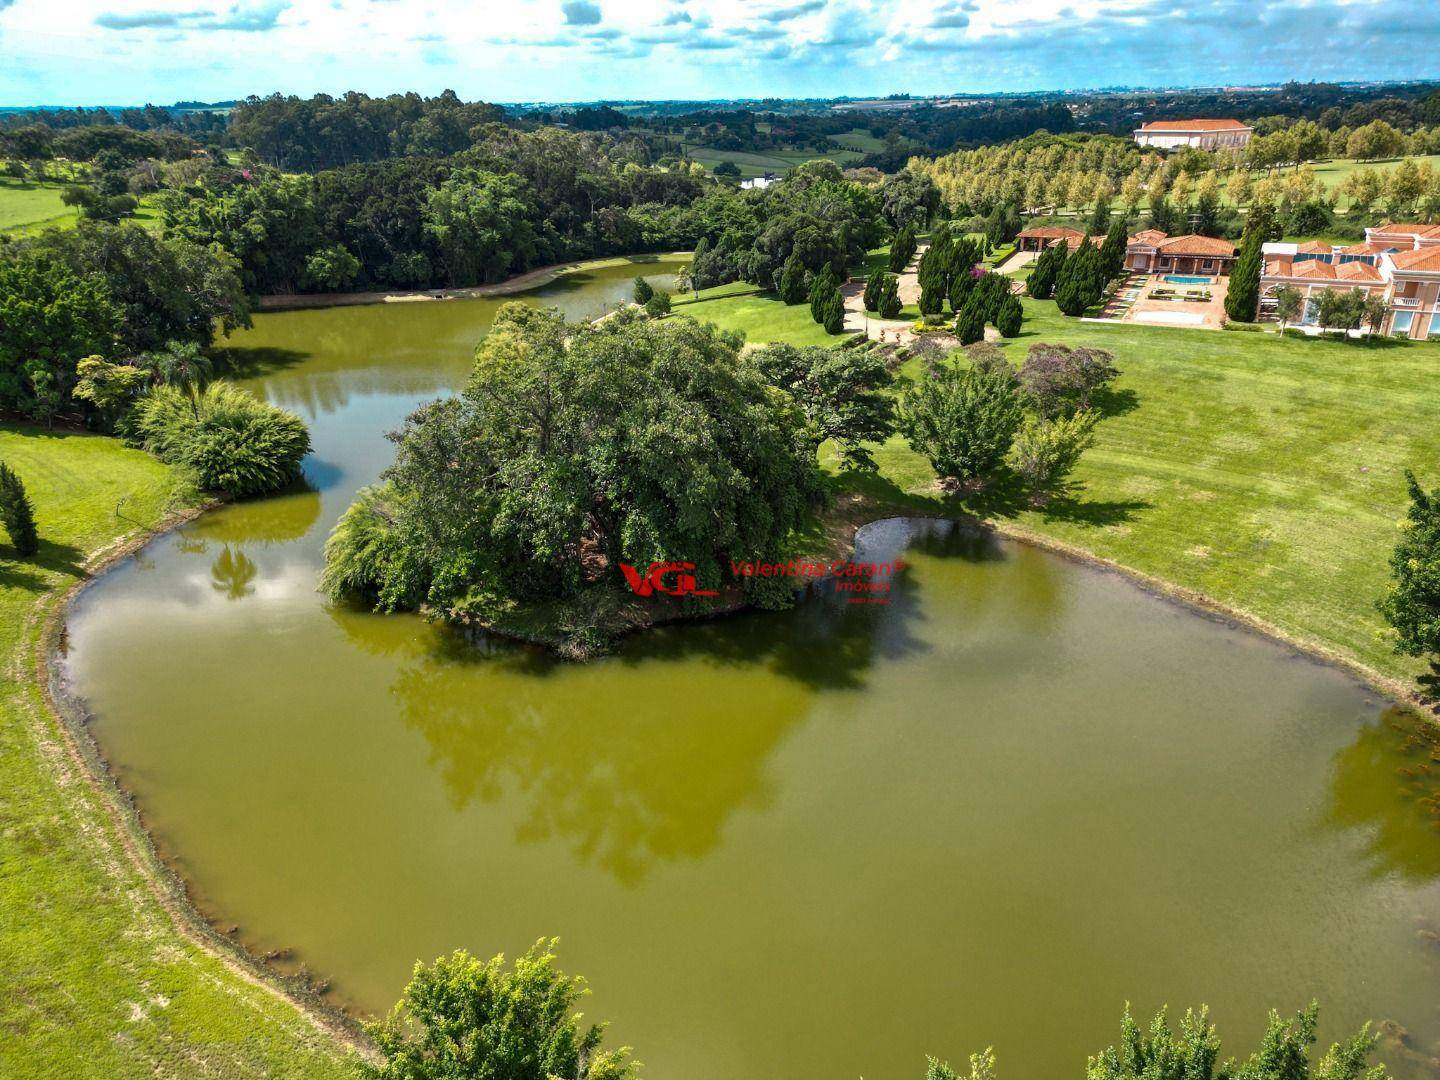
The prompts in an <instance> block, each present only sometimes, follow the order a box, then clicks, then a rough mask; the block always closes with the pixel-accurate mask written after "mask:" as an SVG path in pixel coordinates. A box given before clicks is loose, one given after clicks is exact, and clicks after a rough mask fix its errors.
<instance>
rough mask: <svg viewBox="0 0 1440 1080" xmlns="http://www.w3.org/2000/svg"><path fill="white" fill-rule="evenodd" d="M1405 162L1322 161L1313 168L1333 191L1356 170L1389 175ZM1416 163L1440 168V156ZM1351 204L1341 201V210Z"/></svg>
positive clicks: (1421, 158) (1423, 159) (1343, 159)
mask: <svg viewBox="0 0 1440 1080" xmlns="http://www.w3.org/2000/svg"><path fill="white" fill-rule="evenodd" d="M1402 160H1404V159H1402V158H1390V159H1388V160H1385V161H1352V160H1350V159H1348V158H1336V159H1335V160H1334V161H1322V162H1319V163H1317V164H1315V165H1312V166H1311V168H1312V169H1314V170H1315V175H1316V176H1318V177H1319V178H1320V182H1321V183H1323V184H1324V185H1325V187H1326V189H1327V190H1331V191H1333V190H1334V189H1335V188H1336V187H1338V186H1339V185H1341V184H1343V183H1344V182H1345V178H1346V177H1347V176H1349V175H1350V174H1351V173H1352V172H1354V171H1355V170H1356V169H1375V170H1377V171H1379V172H1382V173H1387V172H1389V171H1390V170H1391V169H1393V168H1395V166H1397V165H1399V164H1400V162H1401V161H1402ZM1410 160H1412V161H1414V162H1416V163H1423V162H1427V161H1428V162H1429V163H1430V164H1431V165H1432V166H1435V167H1437V168H1440V154H1430V155H1428V156H1424V157H1416V158H1411V159H1410ZM1348 204H1349V200H1346V199H1342V200H1341V209H1344V208H1345V207H1346V206H1347V205H1348Z"/></svg>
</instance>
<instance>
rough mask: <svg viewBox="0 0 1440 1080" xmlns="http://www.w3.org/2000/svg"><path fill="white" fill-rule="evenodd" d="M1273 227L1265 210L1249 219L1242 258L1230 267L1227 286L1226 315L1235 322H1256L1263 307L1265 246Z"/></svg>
mask: <svg viewBox="0 0 1440 1080" xmlns="http://www.w3.org/2000/svg"><path fill="white" fill-rule="evenodd" d="M1257 209H1258V208H1257ZM1270 227H1271V222H1270V218H1269V215H1268V214H1267V213H1265V212H1264V211H1261V212H1259V213H1256V212H1255V211H1253V210H1252V212H1251V214H1250V216H1249V217H1247V218H1246V220H1245V232H1244V235H1242V236H1241V238H1240V257H1239V258H1238V259H1236V260H1235V265H1234V267H1233V268H1231V270H1230V282H1229V284H1228V285H1227V286H1226V289H1225V314H1226V315H1227V316H1229V318H1230V319H1231V320H1233V321H1234V322H1254V321H1255V316H1256V314H1257V313H1258V312H1259V310H1260V272H1261V270H1262V269H1263V268H1264V261H1265V253H1264V251H1263V250H1262V248H1263V247H1264V244H1265V241H1266V239H1268V236H1269V232H1270Z"/></svg>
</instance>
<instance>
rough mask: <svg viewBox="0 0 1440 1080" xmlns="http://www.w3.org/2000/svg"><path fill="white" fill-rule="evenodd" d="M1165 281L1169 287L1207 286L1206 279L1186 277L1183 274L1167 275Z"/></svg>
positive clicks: (1207, 280) (1208, 282)
mask: <svg viewBox="0 0 1440 1080" xmlns="http://www.w3.org/2000/svg"><path fill="white" fill-rule="evenodd" d="M1165 280H1166V281H1168V282H1170V284H1171V285H1209V284H1210V279H1209V278H1208V277H1187V276H1185V275H1183V274H1167V275H1165Z"/></svg>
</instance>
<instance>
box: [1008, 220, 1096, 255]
mask: <svg viewBox="0 0 1440 1080" xmlns="http://www.w3.org/2000/svg"><path fill="white" fill-rule="evenodd" d="M1084 239H1085V234H1084V233H1083V232H1081V231H1080V230H1079V229H1067V228H1065V227H1064V226H1063V225H1042V226H1040V227H1039V228H1036V229H1026V230H1025V231H1024V232H1022V233H1020V234H1018V235H1017V236H1016V237H1015V249H1016V250H1017V251H1044V250H1045V249H1046V248H1047V247H1049V246H1050V245H1051V244H1053V243H1054V242H1055V241H1056V240H1064V241H1065V242H1066V243H1068V244H1069V245H1070V247H1071V248H1072V249H1074V248H1077V247H1079V246H1080V242H1081V241H1082V240H1084Z"/></svg>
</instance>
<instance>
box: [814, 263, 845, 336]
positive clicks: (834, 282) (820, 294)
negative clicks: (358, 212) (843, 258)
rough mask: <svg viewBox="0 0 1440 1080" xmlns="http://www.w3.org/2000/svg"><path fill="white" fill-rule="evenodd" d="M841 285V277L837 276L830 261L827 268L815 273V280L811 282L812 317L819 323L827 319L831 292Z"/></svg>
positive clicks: (826, 265)
mask: <svg viewBox="0 0 1440 1080" xmlns="http://www.w3.org/2000/svg"><path fill="white" fill-rule="evenodd" d="M839 287H840V279H839V278H837V277H836V276H835V271H834V269H832V268H831V266H830V264H829V263H826V264H825V269H823V270H821V271H820V273H818V274H816V275H815V280H814V281H813V282H811V284H810V317H811V318H812V319H814V320H815V321H816V322H818V323H823V322H824V321H825V302H826V301H827V300H828V299H829V298H830V293H831V292H832V291H833V290H835V289H838V288H839Z"/></svg>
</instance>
